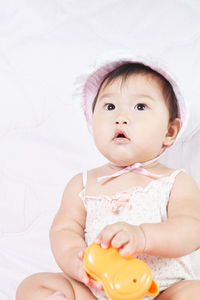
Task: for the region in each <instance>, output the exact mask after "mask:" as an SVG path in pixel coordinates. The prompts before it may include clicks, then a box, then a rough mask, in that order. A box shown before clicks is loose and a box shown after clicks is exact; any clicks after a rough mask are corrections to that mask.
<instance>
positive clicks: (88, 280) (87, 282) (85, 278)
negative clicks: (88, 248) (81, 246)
mask: <svg viewBox="0 0 200 300" xmlns="http://www.w3.org/2000/svg"><path fill="white" fill-rule="evenodd" d="M83 257H84V251H80V252H79V253H78V258H79V260H80V261H81V265H82V267H81V268H80V272H79V278H80V281H81V282H83V283H84V284H85V285H87V286H90V287H92V288H95V289H97V290H102V289H103V288H102V285H101V283H100V282H98V281H96V280H94V279H92V277H90V276H89V275H88V274H87V273H86V272H85V270H84V268H83V263H82V261H83Z"/></svg>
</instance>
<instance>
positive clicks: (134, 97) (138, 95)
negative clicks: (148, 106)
mask: <svg viewBox="0 0 200 300" xmlns="http://www.w3.org/2000/svg"><path fill="white" fill-rule="evenodd" d="M130 96H131V97H133V99H140V98H148V99H150V100H151V101H155V99H154V98H153V97H151V96H150V95H148V94H130ZM111 97H113V94H112V93H105V94H103V95H101V96H100V97H99V99H98V100H99V101H101V100H103V99H105V98H111Z"/></svg>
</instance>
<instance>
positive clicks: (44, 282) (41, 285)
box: [16, 273, 96, 300]
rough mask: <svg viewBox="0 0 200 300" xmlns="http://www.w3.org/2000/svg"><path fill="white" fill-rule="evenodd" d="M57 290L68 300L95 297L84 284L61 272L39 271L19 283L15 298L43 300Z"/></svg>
mask: <svg viewBox="0 0 200 300" xmlns="http://www.w3.org/2000/svg"><path fill="white" fill-rule="evenodd" d="M57 291H59V292H61V293H62V294H63V295H64V296H65V297H66V299H69V300H75V299H76V300H82V299H85V300H95V299H96V297H95V296H94V295H93V294H92V293H91V292H90V290H89V289H88V288H87V287H86V286H85V285H84V284H82V283H80V282H77V281H75V280H71V279H69V278H67V277H66V276H65V275H64V274H63V273H39V274H34V275H31V276H30V277H28V278H26V279H25V280H24V281H23V282H22V283H21V284H20V286H19V287H18V289H17V293H16V300H44V299H45V298H47V297H48V296H51V295H53V294H54V293H55V292H57Z"/></svg>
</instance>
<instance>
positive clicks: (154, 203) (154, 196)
mask: <svg viewBox="0 0 200 300" xmlns="http://www.w3.org/2000/svg"><path fill="white" fill-rule="evenodd" d="M181 171H182V170H176V171H174V172H173V173H172V174H171V175H170V176H166V177H161V178H159V179H156V180H153V181H151V182H150V183H149V184H148V185H147V186H146V187H144V188H143V187H140V186H139V187H133V188H130V189H128V190H125V191H122V192H119V193H117V194H115V195H113V196H112V197H110V196H106V195H99V196H92V195H91V196H90V195H86V194H85V187H86V183H87V173H86V172H85V173H83V184H84V189H83V190H82V191H81V192H80V194H79V195H80V197H81V199H82V201H83V203H84V206H85V209H86V212H87V217H86V226H85V240H86V243H87V245H89V244H90V243H91V242H93V241H94V239H95V238H96V236H97V235H98V233H99V232H100V231H101V230H102V229H103V228H104V227H105V226H106V225H108V224H112V223H116V222H120V221H124V222H127V223H129V224H133V225H139V224H141V223H157V222H163V221H165V220H166V219H167V210H166V207H167V203H168V200H169V195H170V191H171V189H172V186H173V184H174V181H175V178H176V175H177V174H179V173H180V172H181ZM120 197H123V198H124V197H125V198H126V197H127V199H128V201H129V205H130V206H131V208H130V207H128V206H124V207H123V206H122V207H120V208H119V211H118V212H113V211H112V210H111V203H112V201H115V200H117V199H119V198H120ZM136 257H138V258H139V259H142V260H143V261H145V262H146V263H147V264H148V265H149V267H150V268H151V270H152V273H153V278H154V280H155V281H156V282H157V284H158V285H159V288H160V291H163V290H165V289H166V288H168V287H169V286H171V285H172V284H174V283H176V282H178V281H181V280H186V279H195V278H194V274H193V272H192V268H191V265H190V259H189V256H188V255H187V256H184V257H180V258H162V257H155V256H150V255H147V254H140V255H138V256H136ZM92 292H93V293H94V295H95V296H96V297H97V299H99V300H104V299H107V297H106V296H105V293H104V292H103V291H97V290H94V289H92ZM145 299H153V298H152V297H145Z"/></svg>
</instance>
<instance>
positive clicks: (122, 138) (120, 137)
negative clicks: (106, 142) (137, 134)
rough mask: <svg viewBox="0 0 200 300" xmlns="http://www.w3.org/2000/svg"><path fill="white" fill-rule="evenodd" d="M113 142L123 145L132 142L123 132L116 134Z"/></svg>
mask: <svg viewBox="0 0 200 300" xmlns="http://www.w3.org/2000/svg"><path fill="white" fill-rule="evenodd" d="M113 141H114V142H115V143H117V144H123V143H127V142H129V141H130V139H129V137H128V136H127V135H126V133H125V132H124V131H122V130H117V131H116V132H115V135H114V137H113Z"/></svg>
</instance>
